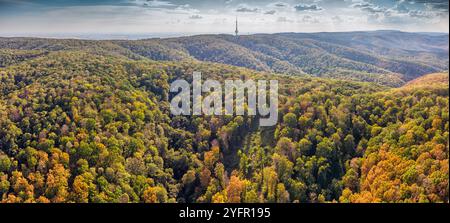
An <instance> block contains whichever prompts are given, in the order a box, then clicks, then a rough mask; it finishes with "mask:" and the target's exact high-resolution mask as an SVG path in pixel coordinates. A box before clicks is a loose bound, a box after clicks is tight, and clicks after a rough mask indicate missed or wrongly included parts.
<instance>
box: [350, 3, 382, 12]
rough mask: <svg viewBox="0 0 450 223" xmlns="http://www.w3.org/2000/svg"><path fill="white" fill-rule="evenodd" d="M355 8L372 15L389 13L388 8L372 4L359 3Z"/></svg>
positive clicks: (354, 5)
mask: <svg viewBox="0 0 450 223" xmlns="http://www.w3.org/2000/svg"><path fill="white" fill-rule="evenodd" d="M352 7H353V8H358V9H360V10H362V11H365V12H368V13H371V14H377V13H384V12H386V11H387V9H386V8H383V7H380V6H376V5H374V4H371V3H367V2H359V3H355V4H353V5H352Z"/></svg>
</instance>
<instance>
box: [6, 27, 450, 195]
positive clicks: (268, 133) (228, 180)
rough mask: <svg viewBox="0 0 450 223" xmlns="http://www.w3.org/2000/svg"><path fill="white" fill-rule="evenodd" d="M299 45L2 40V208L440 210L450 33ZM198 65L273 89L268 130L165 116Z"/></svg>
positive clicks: (322, 37) (306, 40)
mask: <svg viewBox="0 0 450 223" xmlns="http://www.w3.org/2000/svg"><path fill="white" fill-rule="evenodd" d="M298 35H301V34H278V35H275V36H273V40H272V41H271V42H267V41H269V40H270V38H269V37H267V36H264V35H255V36H244V37H239V39H235V38H234V37H231V36H198V37H192V39H190V40H189V37H186V39H184V38H181V39H164V40H156V39H152V40H141V41H87V40H56V39H28V38H0V200H1V201H2V202H42V203H47V202H148V203H156V202H189V203H191V202H214V203H220V202H233V203H237V202H448V201H449V194H448V191H449V170H448V169H449V163H448V153H449V85H448V72H444V73H435V74H430V75H426V76H422V75H424V74H425V73H433V72H436V71H442V70H445V69H448V39H447V42H446V43H445V41H443V40H441V39H440V38H441V37H440V36H434V37H435V38H437V39H438V40H433V41H434V42H433V41H429V39H426V38H425V37H423V36H420V35H419V34H417V35H419V37H421V38H425V39H420V38H419V37H417V38H411V37H410V38H409V39H408V40H410V41H412V40H414V41H422V43H423V44H422V45H420V44H419V45H416V46H417V49H409V50H408V49H406V48H407V47H405V45H402V44H400V43H399V42H397V43H396V44H393V45H392V46H391V45H386V48H385V49H382V48H379V47H377V46H376V45H373V47H375V48H376V49H378V51H377V50H371V48H370V46H368V45H367V44H366V45H364V44H362V43H361V42H364V41H369V40H370V38H378V37H377V36H376V35H375V34H371V35H375V36H370V35H369V34H364V33H363V34H361V35H369V37H370V38H369V37H367V38H368V40H367V39H364V40H361V42H360V43H355V45H345V44H344V43H345V42H346V41H345V40H343V39H346V38H348V37H347V36H345V35H344V34H335V35H336V36H335V38H331V39H332V40H333V41H334V42H333V43H331V40H330V39H329V38H330V37H329V36H327V35H326V34H315V35H316V36H308V34H304V35H307V36H306V37H305V36H298ZM311 35H312V34H311ZM377 35H381V34H379V33H378V34H377ZM386 35H388V36H389V35H392V36H395V38H397V41H400V40H398V38H400V37H402V36H403V35H406V34H404V33H403V34H402V33H400V34H399V33H396V35H394V34H389V33H388V34H386ZM408 35H409V34H408ZM392 36H391V38H394V37H392ZM398 36H400V37H398ZM428 38H432V37H428ZM446 38H448V35H447V36H446ZM191 40H192V41H191ZM391 40H392V39H391ZM405 41H407V40H405ZM427 41H429V44H428V45H427V44H426V42H427ZM440 41H441V42H440ZM442 41H443V42H442ZM375 43H378V44H381V43H380V42H379V41H373V44H375ZM432 43H433V44H434V47H430V44H432ZM229 44H232V46H231V47H230V46H229ZM277 44H280V45H279V46H278V45H277ZM386 44H387V43H386ZM445 44H447V45H445ZM313 45H314V47H313ZM288 46H291V48H289V47H288ZM394 46H395V47H394ZM418 46H420V47H418ZM206 48H207V49H206ZM223 48H226V49H227V51H223ZM250 49H251V53H250V52H248V51H250ZM428 49H432V50H428ZM302 50H305V51H302ZM286 51H290V53H288V52H286ZM221 52H222V53H224V54H221ZM367 52H371V54H369V53H367ZM231 53H233V54H234V55H235V56H230V55H229V54H231ZM269 53H271V54H273V55H269ZM302 53H305V54H306V55H307V56H311V58H310V60H309V62H308V60H306V58H307V57H304V56H301V54H302ZM316 53H317V54H316ZM414 53H417V54H414ZM443 53H447V55H444V54H443ZM383 54H387V56H381V55H383ZM408 54H409V55H410V56H408ZM200 55H201V56H200ZM337 55H339V56H337ZM375 55H376V56H375ZM389 55H391V56H392V57H396V58H397V59H396V60H393V59H392V58H389V57H388V56H389ZM316 56H317V58H322V59H323V61H320V60H319V61H318V60H316V59H317V58H316ZM352 58H353V59H352ZM225 59H226V60H225ZM234 59H236V61H238V62H239V63H242V64H236V61H233V60H234ZM247 59H248V61H246V60H247ZM334 59H336V61H334ZM230 60H231V61H230ZM363 60H365V61H366V62H361V61H363ZM324 61H327V63H326V64H324ZM342 61H345V63H342ZM355 61H359V62H355ZM370 61H371V62H373V63H376V64H371V65H370V63H369V62H370ZM221 63H222V64H221ZM304 63H319V64H321V65H320V66H319V65H318V64H311V65H308V64H304ZM227 64H228V65H227ZM232 65H235V66H232ZM249 68H250V69H249ZM319 68H323V69H324V70H314V69H319ZM193 71H201V72H202V74H203V76H204V78H213V79H215V80H219V81H223V80H225V79H243V80H246V79H266V80H267V79H277V80H278V81H279V83H280V88H279V89H280V90H279V93H280V96H279V101H280V105H279V122H278V124H277V125H276V126H273V127H259V126H258V118H257V117H255V116H248V115H244V116H173V115H171V114H170V112H169V103H170V99H171V98H172V97H173V96H174V95H173V94H172V93H170V92H169V86H170V83H171V82H172V81H174V80H176V79H179V78H184V79H187V80H190V78H192V77H191V75H192V72H193ZM274 72H276V73H283V74H275V73H274ZM305 73H306V74H305ZM285 74H286V75H285ZM292 74H294V75H292ZM307 74H313V76H311V75H307ZM316 76H320V77H316ZM419 76H422V77H419ZM330 77H333V78H330ZM416 77H419V78H418V79H415V78H416ZM367 78H369V79H367ZM370 78H374V79H370ZM351 80H359V82H357V81H351ZM361 81H367V82H361ZM400 85H402V87H393V86H400Z"/></svg>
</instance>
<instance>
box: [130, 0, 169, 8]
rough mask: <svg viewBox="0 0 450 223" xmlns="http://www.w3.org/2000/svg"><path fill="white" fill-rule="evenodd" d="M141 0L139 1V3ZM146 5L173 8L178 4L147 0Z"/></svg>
mask: <svg viewBox="0 0 450 223" xmlns="http://www.w3.org/2000/svg"><path fill="white" fill-rule="evenodd" d="M138 2H139V1H137V3H138ZM143 5H144V6H145V7H150V8H171V7H176V6H177V5H174V4H172V3H170V2H168V1H159V0H147V1H145V2H144V3H143Z"/></svg>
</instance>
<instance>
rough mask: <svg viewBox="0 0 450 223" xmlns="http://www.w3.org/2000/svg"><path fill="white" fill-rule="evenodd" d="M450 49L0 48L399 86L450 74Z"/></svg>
mask: <svg viewBox="0 0 450 223" xmlns="http://www.w3.org/2000/svg"><path fill="white" fill-rule="evenodd" d="M448 45H449V44H448V34H425V33H405V32H399V31H374V32H346V33H310V34H307V33H281V34H257V35H244V36H239V37H235V36H230V35H200V36H191V37H180V38H169V39H147V40H136V41H125V40H123V41H92V40H59V39H34V38H0V49H9V50H39V51H42V52H48V51H60V50H88V51H90V52H92V53H96V54H100V55H105V54H108V55H115V56H117V55H121V56H123V57H126V58H129V59H133V60H139V59H143V58H149V59H152V60H158V61H180V60H183V61H207V62H216V63H222V64H229V65H234V66H240V67H246V68H250V69H253V70H258V71H266V72H276V73H282V74H290V75H304V74H309V75H312V76H318V77H327V78H335V79H342V80H354V81H366V82H375V83H379V84H382V85H387V86H393V87H399V86H401V85H403V84H404V83H406V82H408V81H410V80H413V79H415V78H417V77H420V76H422V75H425V74H429V73H435V72H441V71H445V70H448V63H449V57H448ZM3 63H4V62H3ZM0 66H2V63H0Z"/></svg>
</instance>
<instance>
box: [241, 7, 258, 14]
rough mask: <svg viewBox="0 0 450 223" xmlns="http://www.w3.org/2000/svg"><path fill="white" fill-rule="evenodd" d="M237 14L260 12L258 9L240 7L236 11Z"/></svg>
mask: <svg viewBox="0 0 450 223" xmlns="http://www.w3.org/2000/svg"><path fill="white" fill-rule="evenodd" d="M236 12H253V13H254V12H259V9H258V8H247V7H240V8H238V9H236Z"/></svg>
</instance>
